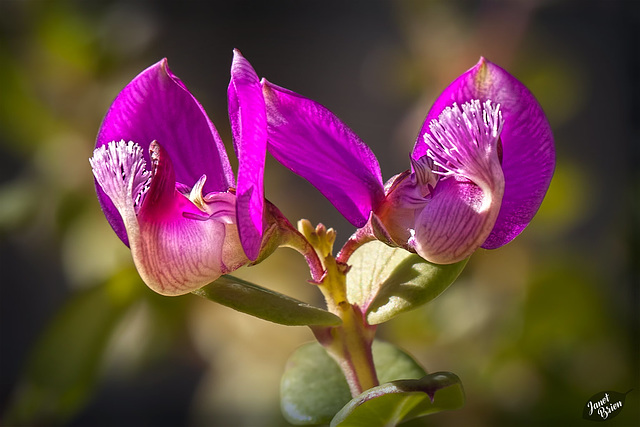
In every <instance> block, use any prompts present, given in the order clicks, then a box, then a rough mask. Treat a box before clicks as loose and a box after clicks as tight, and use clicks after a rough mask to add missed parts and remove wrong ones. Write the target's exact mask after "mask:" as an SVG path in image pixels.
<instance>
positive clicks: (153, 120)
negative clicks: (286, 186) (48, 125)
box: [90, 55, 266, 295]
mask: <svg viewBox="0 0 640 427" xmlns="http://www.w3.org/2000/svg"><path fill="white" fill-rule="evenodd" d="M242 60H243V58H241V56H239V55H235V57H234V63H233V66H232V77H231V83H230V88H231V86H233V88H234V89H233V90H231V89H230V93H229V101H230V117H231V121H232V123H235V124H237V123H245V122H247V123H248V122H250V121H251V120H252V121H253V122H254V127H253V128H247V127H246V126H245V127H242V126H237V125H236V126H234V143H235V144H236V149H237V151H238V153H239V162H240V164H241V165H243V161H245V160H246V159H247V158H249V160H248V162H249V164H250V166H249V167H245V166H241V167H240V176H239V177H238V183H239V186H240V185H241V186H242V187H241V188H242V190H243V193H241V194H240V195H239V196H236V194H235V190H234V187H235V182H234V176H233V171H232V169H231V166H230V164H229V160H228V158H227V155H226V152H225V148H224V144H223V142H222V140H221V138H220V136H219V135H218V132H217V130H216V128H215V127H214V125H213V123H212V122H211V121H210V120H209V118H208V117H207V115H206V113H205V111H204V109H203V108H202V106H201V105H200V103H199V102H198V101H197V100H196V99H195V97H194V96H193V95H192V94H191V93H190V92H189V90H188V89H187V88H186V86H185V85H184V84H183V83H182V82H181V81H180V80H179V79H178V78H177V77H176V76H175V75H173V74H172V73H171V71H170V70H169V67H168V65H167V61H166V59H163V60H161V61H159V62H158V63H156V64H154V65H152V66H151V67H149V68H148V69H146V70H145V71H143V72H142V73H141V74H139V75H138V76H137V77H136V78H135V79H133V80H132V81H131V82H130V83H129V84H128V85H127V86H126V87H125V88H124V89H123V90H122V91H121V92H120V94H119V95H118V96H117V97H116V99H115V100H114V102H113V104H112V105H111V107H110V108H109V110H108V112H107V114H106V116H105V118H104V120H103V122H102V125H101V127H100V130H99V133H98V137H97V140H96V148H95V151H94V155H93V157H92V158H91V160H90V163H91V167H92V169H93V174H94V177H95V180H96V191H97V194H98V199H99V201H100V204H101V207H102V209H103V211H104V213H105V216H106V217H107V220H108V221H109V223H110V224H111V226H112V228H113V229H114V231H115V232H116V234H117V235H118V237H119V238H120V239H121V240H122V241H123V242H124V243H125V244H127V245H128V246H129V247H130V249H131V253H132V255H133V260H134V263H135V265H136V268H137V269H138V272H139V273H140V276H141V277H142V279H143V280H144V282H145V283H146V284H147V285H148V286H149V287H150V288H151V289H153V290H154V291H156V292H158V293H160V294H163V295H181V294H185V293H188V292H191V291H193V290H195V289H198V288H200V287H202V286H204V285H206V284H208V283H210V282H211V281H213V280H215V279H217V278H218V277H220V276H221V275H222V274H226V273H228V272H231V271H233V270H235V269H237V268H239V267H240V266H242V265H245V264H247V263H248V262H249V261H250V260H255V259H256V258H257V257H258V254H259V252H260V246H261V243H262V239H263V233H264V231H265V229H266V222H265V221H264V220H263V219H262V218H263V214H264V212H263V210H264V203H263V202H262V201H258V202H256V201H255V200H254V198H251V196H249V197H248V198H249V201H247V200H246V199H247V196H245V194H246V192H247V191H249V193H251V192H253V194H254V195H256V197H260V198H262V197H263V196H262V194H263V192H262V171H263V168H264V166H263V164H264V150H265V148H264V144H265V142H260V139H261V138H263V139H264V138H265V137H266V136H264V135H262V136H261V135H260V134H259V128H260V123H262V127H263V128H265V126H266V119H265V113H264V107H263V109H262V113H261V114H260V113H259V107H256V105H258V104H259V101H258V102H257V103H256V102H252V103H251V107H252V108H253V110H249V111H247V112H245V111H243V109H242V107H241V105H242V104H243V102H244V99H253V98H256V97H255V96H254V95H252V94H251V91H252V90H253V91H256V92H257V95H258V98H259V100H261V99H262V94H261V89H260V87H259V86H256V87H253V88H252V87H250V86H247V85H245V84H244V81H243V76H244V75H245V74H246V73H247V72H250V71H252V69H251V70H249V69H248V68H247V67H246V65H245V66H241V65H242V64H240V65H239V62H240V63H241V62H242ZM247 64H248V63H247ZM249 68H250V66H249ZM263 104H264V102H263ZM256 111H257V113H256V114H255V115H254V116H252V117H250V118H247V116H246V114H253V113H255V112H256ZM243 117H244V120H242V118H243ZM238 147H240V148H239V149H238ZM260 151H262V157H260ZM256 153H257V154H256ZM260 162H262V167H261V166H260ZM248 170H249V171H248ZM247 189H248V190H247ZM240 207H242V208H240ZM237 208H238V209H237ZM247 218H249V220H250V221H252V224H253V223H256V224H255V229H252V228H248V227H245V228H246V229H248V230H249V231H247V233H244V235H243V233H242V230H243V228H242V224H246V223H247ZM256 218H257V220H256ZM238 224H240V225H241V228H240V234H239V229H238ZM243 246H244V247H245V248H247V249H246V250H247V253H246V254H245V251H244V250H243Z"/></svg>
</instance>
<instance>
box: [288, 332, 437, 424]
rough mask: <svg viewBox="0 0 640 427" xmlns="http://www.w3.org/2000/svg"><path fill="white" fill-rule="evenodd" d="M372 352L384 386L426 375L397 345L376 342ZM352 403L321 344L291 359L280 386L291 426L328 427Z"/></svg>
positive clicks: (337, 372) (305, 349) (305, 347)
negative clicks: (387, 383)
mask: <svg viewBox="0 0 640 427" xmlns="http://www.w3.org/2000/svg"><path fill="white" fill-rule="evenodd" d="M372 350H373V359H374V364H375V367H376V370H377V372H378V379H379V380H380V381H382V382H388V381H392V380H397V379H400V378H403V379H404V378H407V379H416V378H421V377H423V376H424V375H425V371H424V369H422V367H420V365H418V364H417V363H416V362H415V360H413V358H412V357H411V356H409V355H408V354H406V353H405V352H404V351H402V350H400V349H399V348H398V347H396V346H394V345H393V344H389V343H385V342H380V341H374V343H373V349H372ZM350 400H351V392H350V391H349V386H348V385H347V381H346V380H345V378H344V375H343V374H342V371H341V370H340V368H339V366H338V364H337V363H336V362H335V361H334V360H333V359H332V358H331V356H329V355H328V354H327V352H326V351H325V349H324V348H323V347H322V346H321V345H320V344H318V343H316V342H313V343H309V344H305V345H303V346H302V347H300V348H298V349H297V350H296V351H295V352H294V353H293V354H292V355H291V357H290V358H289V361H288V362H287V366H286V368H285V372H284V374H283V375H282V381H281V385H280V406H281V409H282V413H283V415H284V416H285V418H286V419H287V420H288V421H289V422H290V423H292V424H296V425H314V424H323V423H324V424H327V423H329V422H330V421H331V419H332V418H333V417H334V416H335V414H336V413H337V412H338V411H339V410H340V409H341V408H342V407H344V405H346V404H347V403H348V402H349V401H350Z"/></svg>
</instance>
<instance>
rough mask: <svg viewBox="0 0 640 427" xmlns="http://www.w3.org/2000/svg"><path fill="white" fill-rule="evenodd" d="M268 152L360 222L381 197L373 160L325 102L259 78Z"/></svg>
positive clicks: (375, 162)
mask: <svg viewBox="0 0 640 427" xmlns="http://www.w3.org/2000/svg"><path fill="white" fill-rule="evenodd" d="M263 92H264V98H265V102H266V107H267V122H268V142H267V144H268V145H267V147H268V150H269V152H270V153H271V154H272V155H273V156H274V157H275V158H276V159H277V160H278V161H279V162H280V163H282V164H283V165H284V166H286V167H287V168H289V169H290V170H291V171H293V172H294V173H296V174H298V175H300V176H302V177H303V178H305V179H306V180H307V181H309V182H310V183H311V184H313V185H314V186H315V187H316V188H317V189H318V190H319V191H320V192H321V193H322V194H323V195H324V196H325V197H326V198H327V199H329V201H331V203H333V205H334V206H335V207H336V208H337V209H338V211H340V213H341V214H342V215H344V217H345V218H346V219H347V220H349V222H351V223H352V224H353V225H355V226H356V227H362V226H364V225H365V224H366V222H367V220H368V219H369V214H370V213H371V210H372V209H373V208H374V207H375V206H376V205H377V204H378V203H379V202H380V201H381V200H382V199H383V197H384V191H383V186H382V175H381V173H380V166H379V165H378V160H377V159H376V157H375V156H374V154H373V153H372V152H371V150H370V149H369V147H367V146H366V145H365V144H364V142H362V140H361V139H360V138H359V137H358V136H357V135H356V134H355V133H354V132H353V131H352V130H351V129H350V128H349V127H348V126H347V125H345V124H344V123H343V122H342V121H341V120H340V119H339V118H338V117H336V116H335V115H334V114H333V113H332V112H331V111H329V110H328V109H326V108H325V107H324V106H322V105H320V104H318V103H317V102H314V101H312V100H310V99H308V98H304V97H302V96H300V95H298V94H296V93H294V92H292V91H289V90H287V89H284V88H281V87H278V86H276V85H274V84H271V83H269V82H267V81H264V80H263Z"/></svg>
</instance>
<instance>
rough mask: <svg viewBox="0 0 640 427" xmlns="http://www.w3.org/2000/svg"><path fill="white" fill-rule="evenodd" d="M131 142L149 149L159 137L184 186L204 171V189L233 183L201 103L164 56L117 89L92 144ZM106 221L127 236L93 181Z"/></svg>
mask: <svg viewBox="0 0 640 427" xmlns="http://www.w3.org/2000/svg"><path fill="white" fill-rule="evenodd" d="M120 140H124V141H133V142H135V143H137V144H138V145H140V146H141V147H142V148H143V151H144V152H145V160H146V161H147V163H148V164H149V160H150V159H149V157H148V154H147V151H148V148H149V145H150V144H151V142H152V141H154V140H157V141H158V142H160V143H161V144H162V146H163V147H164V148H165V149H166V150H167V152H168V153H169V155H170V156H171V158H172V159H173V162H174V168H175V175H176V180H177V181H178V182H180V183H183V184H186V185H188V186H190V185H193V184H194V183H195V182H196V181H198V179H199V178H200V176H202V175H203V174H206V175H207V181H206V184H205V188H204V190H205V191H206V192H212V191H226V190H227V189H228V188H229V187H232V186H233V185H234V178H233V171H232V170H231V166H230V164H229V159H228V158H227V154H226V152H225V148H224V144H223V143H222V140H221V139H220V136H219V135H218V132H217V131H216V129H215V127H214V126H213V123H211V121H210V120H209V118H208V117H207V115H206V113H205V111H204V109H203V108H202V106H201V105H200V103H199V102H198V101H197V100H196V99H195V98H194V97H193V95H192V94H191V93H190V92H189V90H188V89H187V88H186V87H185V85H184V84H183V83H182V82H181V81H180V80H179V79H178V78H177V77H176V76H174V75H173V74H172V73H171V71H170V70H169V67H168V65H167V60H166V59H163V60H161V61H159V62H157V63H156V64H154V65H152V66H151V67H149V68H147V69H146V70H144V71H143V72H142V73H140V74H139V75H138V76H137V77H136V78H134V79H133V80H132V81H131V82H130V83H129V84H127V85H126V86H125V87H124V89H122V91H121V92H120V93H119V94H118V96H117V97H116V99H115V100H114V101H113V103H112V104H111V107H110V108H109V110H108V111H107V114H106V115H105V117H104V119H103V121H102V125H101V126H100V130H99V132H98V137H97V139H96V148H98V147H101V146H103V145H105V144H108V143H109V142H111V141H120ZM96 191H97V193H98V199H99V200H100V204H101V206H102V209H103V211H104V212H105V215H106V217H107V220H108V221H109V223H110V224H111V226H112V227H113V229H114V231H115V232H116V234H117V235H118V236H119V237H120V239H122V241H123V242H125V243H126V244H128V238H127V235H126V232H125V229H124V226H123V223H122V219H121V218H120V215H119V214H118V212H117V210H116V209H115V207H114V206H113V203H112V202H111V200H110V199H109V197H107V196H106V195H105V193H104V192H103V191H102V189H101V188H100V187H99V186H97V185H96Z"/></svg>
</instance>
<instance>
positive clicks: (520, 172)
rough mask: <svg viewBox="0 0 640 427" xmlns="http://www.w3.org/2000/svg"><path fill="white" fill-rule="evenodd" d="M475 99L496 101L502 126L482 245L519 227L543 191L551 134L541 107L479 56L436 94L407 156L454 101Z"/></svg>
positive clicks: (551, 162)
mask: <svg viewBox="0 0 640 427" xmlns="http://www.w3.org/2000/svg"><path fill="white" fill-rule="evenodd" d="M474 99H478V100H480V101H481V102H484V101H486V100H491V101H493V102H494V103H498V104H500V110H501V111H502V115H503V118H504V126H503V128H502V133H501V135H500V139H501V143H502V170H503V173H504V180H505V189H504V196H503V199H502V205H501V207H500V212H499V214H498V218H497V220H496V223H495V225H494V227H493V229H492V231H491V233H490V234H489V236H488V238H487V239H486V241H485V242H484V243H483V245H482V247H484V248H486V249H493V248H497V247H500V246H502V245H504V244H506V243H508V242H510V241H511V240H512V239H513V238H515V237H516V236H517V235H518V234H520V233H521V232H522V230H524V228H525V227H526V226H527V225H528V224H529V222H530V221H531V219H532V218H533V216H534V215H535V213H536V212H537V210H538V208H539V207H540V204H541V203H542V199H543V198H544V195H545V194H546V192H547V189H548V187H549V184H550V182H551V177H552V176H553V171H554V168H555V149H554V144H553V135H552V132H551V128H550V126H549V123H548V121H547V118H546V116H545V114H544V112H543V111H542V107H541V106H540V104H539V103H538V101H537V100H536V99H535V97H534V96H533V94H532V93H531V92H530V91H529V90H528V89H527V88H526V87H525V86H524V85H523V84H522V83H520V82H519V81H518V80H517V79H516V78H514V77H513V76H512V75H510V74H509V73H508V72H507V71H505V70H503V69H502V68H500V67H499V66H497V65H495V64H493V63H491V62H489V61H487V60H486V59H484V58H480V61H479V62H478V63H477V64H476V65H475V66H474V67H473V68H471V69H470V70H469V71H467V72H466V73H464V74H462V75H461V76H460V77H458V78H457V79H456V80H454V81H453V83H451V85H449V87H447V88H446V89H445V91H444V92H443V93H442V94H441V95H440V96H439V97H438V99H437V100H436V102H435V103H434V105H433V107H432V108H431V110H429V113H428V115H427V118H426V119H425V122H424V125H423V126H422V130H421V131H420V134H419V136H418V139H417V141H416V144H415V147H414V150H413V154H412V158H413V159H415V160H417V159H419V158H420V157H422V156H423V155H425V154H426V152H427V148H428V147H427V145H426V143H425V141H424V135H425V134H426V133H429V124H430V123H431V121H432V120H434V119H437V118H438V116H439V115H440V113H441V112H442V111H443V110H444V109H445V108H447V107H449V106H451V105H452V104H453V103H454V102H455V103H458V104H463V103H465V102H468V101H471V100H474Z"/></svg>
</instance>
